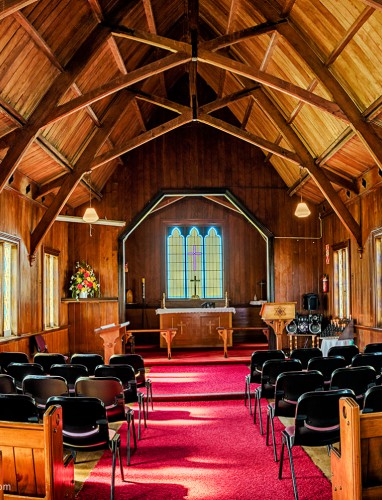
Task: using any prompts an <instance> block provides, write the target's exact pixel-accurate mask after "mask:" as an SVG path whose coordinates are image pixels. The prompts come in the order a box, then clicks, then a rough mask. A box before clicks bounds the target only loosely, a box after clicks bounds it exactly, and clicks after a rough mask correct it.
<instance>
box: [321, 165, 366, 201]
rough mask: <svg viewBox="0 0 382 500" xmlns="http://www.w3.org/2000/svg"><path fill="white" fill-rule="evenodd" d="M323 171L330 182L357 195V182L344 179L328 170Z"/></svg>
mask: <svg viewBox="0 0 382 500" xmlns="http://www.w3.org/2000/svg"><path fill="white" fill-rule="evenodd" d="M324 167H325V166H324ZM324 170H325V175H326V177H327V178H328V179H329V180H330V182H333V183H334V184H337V186H340V187H342V188H344V189H346V190H347V191H352V192H353V193H355V194H358V193H359V189H358V186H357V182H356V181H355V180H351V179H346V178H345V177H343V176H342V175H339V174H337V173H336V172H333V171H332V170H329V169H328V168H324Z"/></svg>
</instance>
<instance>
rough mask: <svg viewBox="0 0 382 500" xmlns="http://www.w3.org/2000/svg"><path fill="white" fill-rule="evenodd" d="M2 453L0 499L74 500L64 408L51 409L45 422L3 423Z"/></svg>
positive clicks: (0, 422) (1, 428) (72, 475)
mask: <svg viewBox="0 0 382 500" xmlns="http://www.w3.org/2000/svg"><path fill="white" fill-rule="evenodd" d="M0 452H1V455H2V477H1V480H2V491H1V493H2V494H3V496H1V494H0V499H2V498H4V500H11V499H12V500H64V499H74V461H73V459H72V457H71V456H67V457H65V458H64V451H63V440H62V409H61V407H59V406H51V407H50V408H49V409H48V410H47V411H46V412H45V414H44V419H43V423H21V422H6V421H0Z"/></svg>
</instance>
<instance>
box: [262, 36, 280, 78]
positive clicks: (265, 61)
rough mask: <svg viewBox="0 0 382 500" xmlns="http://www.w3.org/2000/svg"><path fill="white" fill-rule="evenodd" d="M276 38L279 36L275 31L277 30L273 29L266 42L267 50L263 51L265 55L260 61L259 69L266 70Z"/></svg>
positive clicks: (275, 44) (274, 47)
mask: <svg viewBox="0 0 382 500" xmlns="http://www.w3.org/2000/svg"><path fill="white" fill-rule="evenodd" d="M278 38H279V34H278V33H277V31H274V32H273V33H272V36H271V38H270V40H269V44H268V47H267V50H266V52H265V55H264V57H263V60H262V61H261V64H260V68H259V69H260V71H266V70H267V67H268V64H269V63H270V61H271V59H272V56H273V53H274V51H275V50H276V47H277V42H278Z"/></svg>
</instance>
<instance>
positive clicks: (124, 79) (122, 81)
mask: <svg viewBox="0 0 382 500" xmlns="http://www.w3.org/2000/svg"><path fill="white" fill-rule="evenodd" d="M188 61H190V56H188V55H187V54H183V53H179V54H171V55H169V56H166V57H163V58H162V59H160V60H159V61H154V62H152V63H149V64H147V65H145V66H142V67H141V68H138V69H136V70H134V71H131V72H130V73H129V74H127V75H121V76H119V77H117V78H115V79H114V80H112V81H110V82H107V83H105V84H103V85H101V87H98V88H96V89H94V90H91V91H90V92H88V93H86V94H84V95H82V96H80V97H76V98H75V99H72V100H71V101H69V102H67V103H65V104H62V105H61V106H58V107H57V108H56V109H55V110H54V111H53V112H52V113H51V115H50V116H49V117H48V118H47V120H46V125H48V124H50V123H53V122H55V121H57V120H60V119H62V118H64V117H65V116H69V115H71V114H72V113H76V112H77V111H79V110H80V109H83V108H84V107H86V106H89V104H92V103H94V102H96V101H99V100H100V99H103V98H104V97H107V96H108V95H111V94H114V93H116V92H118V91H119V90H122V89H124V88H126V87H128V86H129V85H134V84H135V83H138V82H140V81H142V80H144V79H146V78H149V77H150V76H153V75H156V74H158V73H161V72H163V71H166V70H168V69H171V68H175V67H176V66H179V65H181V64H184V63H186V62H188Z"/></svg>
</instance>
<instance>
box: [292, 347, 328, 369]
mask: <svg viewBox="0 0 382 500" xmlns="http://www.w3.org/2000/svg"><path fill="white" fill-rule="evenodd" d="M289 357H290V358H291V359H299V360H300V361H301V364H302V369H303V370H306V369H307V368H308V362H309V360H310V359H312V358H320V357H321V358H322V351H321V349H320V348H319V347H300V348H298V349H293V351H292V352H291V353H290V356H289Z"/></svg>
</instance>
